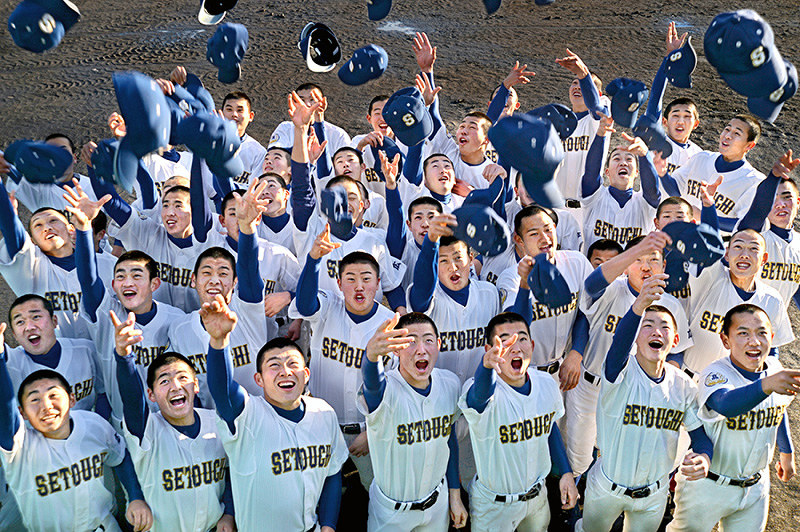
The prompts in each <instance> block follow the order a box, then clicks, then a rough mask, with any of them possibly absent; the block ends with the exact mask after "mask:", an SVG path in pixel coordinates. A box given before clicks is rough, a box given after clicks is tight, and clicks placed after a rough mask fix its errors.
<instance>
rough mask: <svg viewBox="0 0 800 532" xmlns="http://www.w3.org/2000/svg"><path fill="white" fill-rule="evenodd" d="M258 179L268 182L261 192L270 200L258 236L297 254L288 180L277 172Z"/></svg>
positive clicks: (264, 197) (262, 217)
mask: <svg viewBox="0 0 800 532" xmlns="http://www.w3.org/2000/svg"><path fill="white" fill-rule="evenodd" d="M276 149H277V148H276ZM271 151H275V150H271ZM267 158H269V153H267ZM258 180H259V182H262V181H264V182H266V183H267V187H266V188H265V189H264V191H263V192H262V193H261V195H262V198H261V199H266V200H267V201H268V202H267V208H266V210H265V211H264V213H263V214H262V216H261V223H260V224H258V236H259V237H261V238H262V239H264V240H266V241H267V242H272V243H274V244H278V245H281V246H283V247H284V248H286V249H288V250H289V251H290V252H291V253H292V254H295V250H294V231H293V229H294V224H293V223H292V221H291V215H290V214H289V212H288V211H287V206H288V205H289V187H288V181H286V179H285V178H284V177H282V176H281V175H280V174H276V173H267V174H263V175H262V176H261V177H259V178H258Z"/></svg>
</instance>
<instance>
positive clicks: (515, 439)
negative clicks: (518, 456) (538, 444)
mask: <svg viewBox="0 0 800 532" xmlns="http://www.w3.org/2000/svg"><path fill="white" fill-rule="evenodd" d="M555 415H556V413H555V412H550V413H547V414H543V415H541V416H536V417H535V418H533V419H523V420H522V421H517V422H515V423H509V424H508V425H500V428H499V430H498V435H499V436H500V443H521V442H524V441H528V440H532V439H533V438H540V437H542V436H544V435H547V434H550V427H552V426H553V417H554V416H555Z"/></svg>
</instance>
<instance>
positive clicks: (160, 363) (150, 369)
mask: <svg viewBox="0 0 800 532" xmlns="http://www.w3.org/2000/svg"><path fill="white" fill-rule="evenodd" d="M173 362H183V363H184V364H186V365H187V366H189V368H190V369H191V370H192V376H193V377H196V376H197V369H195V367H194V364H192V362H191V361H190V360H189V359H188V358H186V357H185V356H183V355H182V354H180V353H176V352H175V351H166V352H164V353H160V354H158V355H156V358H154V359H153V361H152V362H150V365H149V366H147V387H148V388H150V389H151V390H152V389H153V383H155V382H156V376H157V375H158V370H160V369H161V368H163V367H164V366H168V365H170V364H172V363H173Z"/></svg>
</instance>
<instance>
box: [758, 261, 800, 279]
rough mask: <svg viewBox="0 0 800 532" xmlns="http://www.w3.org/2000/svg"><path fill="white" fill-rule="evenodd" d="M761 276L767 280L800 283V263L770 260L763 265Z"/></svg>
mask: <svg viewBox="0 0 800 532" xmlns="http://www.w3.org/2000/svg"><path fill="white" fill-rule="evenodd" d="M761 278H762V279H764V280H767V281H788V282H790V283H795V284H800V264H792V263H786V262H768V263H766V264H764V266H762V267H761Z"/></svg>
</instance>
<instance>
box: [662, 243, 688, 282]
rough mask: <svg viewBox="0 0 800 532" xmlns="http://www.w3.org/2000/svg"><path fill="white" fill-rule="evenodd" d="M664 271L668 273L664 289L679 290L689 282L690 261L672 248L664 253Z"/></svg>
mask: <svg viewBox="0 0 800 532" xmlns="http://www.w3.org/2000/svg"><path fill="white" fill-rule="evenodd" d="M664 273H666V274H667V279H666V281H665V283H666V286H665V287H664V290H665V291H666V292H668V293H673V292H677V291H679V290H683V289H684V288H686V285H687V284H689V261H687V260H686V258H685V257H684V256H683V255H682V254H681V253H680V252H679V251H678V250H677V249H670V250H667V252H666V253H665V255H664Z"/></svg>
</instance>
